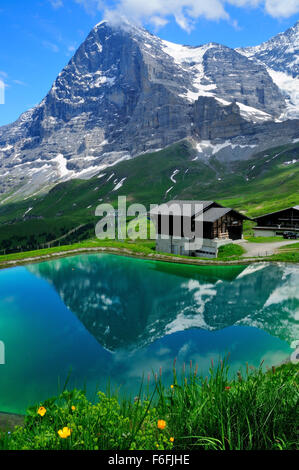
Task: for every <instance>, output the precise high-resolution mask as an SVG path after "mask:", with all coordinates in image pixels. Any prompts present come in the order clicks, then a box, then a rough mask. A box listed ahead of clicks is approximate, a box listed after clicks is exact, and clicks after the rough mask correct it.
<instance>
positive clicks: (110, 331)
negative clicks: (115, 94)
mask: <svg viewBox="0 0 299 470" xmlns="http://www.w3.org/2000/svg"><path fill="white" fill-rule="evenodd" d="M28 269H29V270H30V272H31V273H34V274H35V275H37V276H40V277H42V278H43V279H46V280H47V281H48V282H50V283H51V284H52V285H53V286H54V287H55V289H56V291H57V292H58V293H59V295H60V297H61V299H62V300H63V302H64V303H65V305H66V306H67V307H68V308H69V309H70V310H71V311H72V312H73V313H74V314H75V315H76V316H77V317H78V318H79V320H80V321H81V322H82V323H83V324H84V326H85V327H86V328H87V330H88V331H89V332H90V333H91V334H92V335H93V336H94V337H95V338H96V340H97V341H98V342H99V343H100V344H101V345H102V346H104V347H105V348H106V349H108V350H110V351H116V350H120V349H129V350H130V349H137V348H142V347H145V346H146V345H148V344H150V343H153V342H154V341H155V340H157V339H158V338H162V337H163V336H165V335H166V334H171V333H174V332H178V331H182V330H187V329H191V328H201V329H204V330H210V331H213V330H222V329H224V328H227V327H229V326H233V325H238V326H240V325H246V326H253V327H256V328H259V329H262V330H264V331H266V332H268V333H269V334H270V335H272V336H276V337H279V338H280V339H282V340H284V341H287V342H288V343H291V342H292V341H293V340H296V339H298V338H299V323H298V313H299V289H298V287H299V269H298V267H297V266H286V265H283V264H269V263H260V264H254V265H250V266H248V267H244V266H241V267H240V266H235V267H192V266H180V265H175V264H171V263H160V262H149V261H146V262H145V261H142V260H135V259H134V260H132V259H130V258H120V257H118V256H113V255H108V256H107V255H91V256H81V257H74V258H67V259H63V260H58V261H52V262H50V263H41V264H38V265H32V266H30V267H29V268H28Z"/></svg>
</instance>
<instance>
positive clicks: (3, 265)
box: [0, 246, 299, 270]
mask: <svg viewBox="0 0 299 470" xmlns="http://www.w3.org/2000/svg"><path fill="white" fill-rule="evenodd" d="M91 253H107V254H114V255H119V256H127V257H131V258H140V259H144V260H152V261H162V262H168V263H176V264H186V265H192V266H240V265H244V266H246V265H248V264H254V263H264V262H269V263H271V262H272V263H276V262H277V261H272V260H271V259H268V258H267V257H263V258H240V259H234V260H231V261H229V260H227V261H220V260H217V261H214V260H209V259H207V260H203V259H198V258H185V257H180V256H170V255H167V254H165V255H164V254H159V253H150V254H146V253H142V252H135V251H131V250H129V249H127V248H116V247H106V246H105V247H100V246H99V247H90V248H87V247H82V248H76V249H70V250H66V251H59V250H58V251H57V252H54V253H51V254H45V255H37V256H31V257H28V258H22V259H13V260H9V261H3V262H0V270H1V269H7V268H13V267H16V266H22V265H27V264H33V263H34V264H35V263H40V262H43V261H49V260H52V259H59V258H65V257H69V256H76V255H79V254H91ZM293 264H299V263H296V262H294V263H293Z"/></svg>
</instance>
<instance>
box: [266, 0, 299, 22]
mask: <svg viewBox="0 0 299 470" xmlns="http://www.w3.org/2000/svg"><path fill="white" fill-rule="evenodd" d="M266 11H267V12H268V13H269V14H270V15H271V16H274V17H275V18H288V17H289V16H292V15H295V14H296V13H298V12H299V0H266Z"/></svg>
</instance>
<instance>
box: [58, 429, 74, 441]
mask: <svg viewBox="0 0 299 470" xmlns="http://www.w3.org/2000/svg"><path fill="white" fill-rule="evenodd" d="M71 432H72V430H71V429H70V428H67V427H65V428H63V429H59V431H58V435H59V437H61V439H66V438H67V437H70V435H71Z"/></svg>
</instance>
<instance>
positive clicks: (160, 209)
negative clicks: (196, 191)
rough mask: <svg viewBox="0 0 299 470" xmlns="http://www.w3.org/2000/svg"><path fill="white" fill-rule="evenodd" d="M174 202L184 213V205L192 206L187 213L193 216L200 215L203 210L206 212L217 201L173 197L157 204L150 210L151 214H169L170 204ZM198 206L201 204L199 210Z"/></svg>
mask: <svg viewBox="0 0 299 470" xmlns="http://www.w3.org/2000/svg"><path fill="white" fill-rule="evenodd" d="M174 204H176V205H177V207H178V208H179V210H180V214H182V213H183V209H184V207H186V205H188V206H191V213H190V212H188V214H187V215H190V216H191V217H193V216H194V215H198V214H200V213H202V211H204V212H205V211H206V210H207V209H208V208H209V207H210V206H211V205H212V204H215V202H214V201H180V200H175V199H173V200H171V201H168V202H165V203H164V204H161V205H159V206H156V207H155V208H154V209H152V210H151V211H150V214H153V215H155V214H158V213H159V214H165V215H167V214H168V211H169V209H168V208H170V206H172V205H174ZM198 206H200V209H199V210H198ZM188 209H189V208H188Z"/></svg>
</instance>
